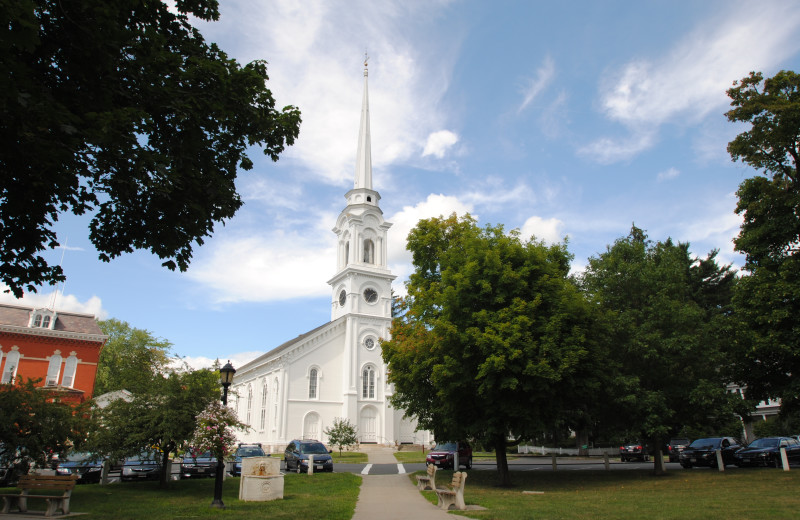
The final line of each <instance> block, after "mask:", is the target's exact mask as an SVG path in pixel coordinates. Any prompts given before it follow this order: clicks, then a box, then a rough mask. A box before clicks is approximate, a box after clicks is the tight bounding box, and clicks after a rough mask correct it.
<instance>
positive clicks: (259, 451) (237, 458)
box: [230, 443, 267, 477]
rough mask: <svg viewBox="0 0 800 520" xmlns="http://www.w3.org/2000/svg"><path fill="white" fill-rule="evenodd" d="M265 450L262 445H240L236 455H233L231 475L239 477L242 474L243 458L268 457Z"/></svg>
mask: <svg viewBox="0 0 800 520" xmlns="http://www.w3.org/2000/svg"><path fill="white" fill-rule="evenodd" d="M266 456H267V454H266V453H264V448H262V447H261V444H259V443H254V444H240V445H239V447H238V448H236V453H234V454H233V464H232V465H231V472H230V473H231V475H233V476H234V477H238V476H239V475H241V474H242V457H266Z"/></svg>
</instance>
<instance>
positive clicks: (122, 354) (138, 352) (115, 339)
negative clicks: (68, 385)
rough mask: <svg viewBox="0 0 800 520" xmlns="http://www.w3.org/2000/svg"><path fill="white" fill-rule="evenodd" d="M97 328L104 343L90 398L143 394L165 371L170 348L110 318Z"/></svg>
mask: <svg viewBox="0 0 800 520" xmlns="http://www.w3.org/2000/svg"><path fill="white" fill-rule="evenodd" d="M99 325H100V329H102V331H103V333H104V334H106V335H107V336H108V340H107V341H106V344H105V345H104V346H103V350H101V351H100V359H99V360H98V362H97V377H96V378H95V384H94V394H95V395H100V394H104V393H106V392H113V391H115V390H128V391H130V392H132V393H133V394H141V393H145V392H146V391H147V390H148V389H149V388H150V385H151V384H152V381H153V378H154V377H156V376H158V375H160V374H161V373H162V372H164V371H165V370H166V368H167V365H168V364H169V362H170V357H169V353H170V349H171V348H172V344H171V343H170V342H169V341H167V340H164V339H159V338H156V337H154V336H153V335H152V333H150V332H149V331H147V330H143V329H137V328H135V327H131V326H130V325H129V324H128V323H127V322H125V321H120V320H117V319H114V318H111V319H108V320H103V321H101V322H99Z"/></svg>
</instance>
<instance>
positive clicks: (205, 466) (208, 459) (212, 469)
mask: <svg viewBox="0 0 800 520" xmlns="http://www.w3.org/2000/svg"><path fill="white" fill-rule="evenodd" d="M216 474H217V458H216V457H214V456H213V455H212V454H211V452H210V451H207V452H205V453H203V452H197V451H194V450H192V449H190V450H189V451H188V452H187V453H186V454H185V455H184V456H183V458H182V459H181V478H192V477H214V476H216Z"/></svg>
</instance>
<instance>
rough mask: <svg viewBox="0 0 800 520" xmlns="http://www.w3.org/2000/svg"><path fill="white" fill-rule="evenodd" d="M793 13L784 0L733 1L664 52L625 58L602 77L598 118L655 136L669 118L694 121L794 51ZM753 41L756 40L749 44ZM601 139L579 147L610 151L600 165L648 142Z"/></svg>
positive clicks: (798, 27)
mask: <svg viewBox="0 0 800 520" xmlns="http://www.w3.org/2000/svg"><path fill="white" fill-rule="evenodd" d="M798 31H800V10H798V9H797V8H796V6H795V5H793V4H792V3H790V2H759V3H758V4H754V3H751V2H740V3H736V4H732V5H731V6H729V8H728V9H726V10H725V12H724V13H723V14H719V15H716V16H714V17H712V18H710V19H707V20H704V21H702V22H701V23H699V24H698V25H697V26H696V27H695V29H694V30H693V31H692V32H690V33H689V34H686V35H684V36H683V37H681V38H680V39H679V40H678V41H677V42H676V44H675V46H674V47H673V48H672V49H671V50H670V51H669V52H668V53H667V54H665V55H664V56H662V57H660V58H655V59H638V60H635V61H631V62H629V63H627V64H626V65H624V66H623V67H621V69H614V70H610V71H609V73H608V76H607V77H606V78H604V79H603V80H602V81H601V93H600V106H601V109H602V111H603V112H604V113H605V115H606V116H607V117H608V118H609V119H611V120H613V121H617V122H619V123H622V124H623V125H625V126H626V127H627V128H628V130H629V131H630V132H631V133H632V134H640V133H641V132H645V133H647V134H649V135H650V136H652V137H654V136H655V135H657V131H658V128H659V127H660V126H661V125H663V124H665V123H668V122H673V123H679V124H690V125H695V124H697V123H699V122H701V121H702V120H703V119H704V118H705V117H706V116H708V115H709V114H710V113H718V112H719V111H720V110H722V109H723V107H724V106H725V105H726V103H727V102H728V98H727V97H726V94H725V91H726V90H727V89H728V88H729V87H730V85H731V83H732V82H733V80H735V79H739V78H742V77H744V76H745V75H746V74H747V73H748V72H749V71H751V70H770V69H771V68H773V67H774V66H775V65H776V64H778V63H780V62H781V61H782V60H784V59H786V58H788V57H790V56H792V55H793V54H794V53H796V52H797V50H798V49H800V38H797V34H798ZM755 41H757V42H758V45H753V42H755ZM615 142H616V143H618V144H619V143H620V141H619V140H617V139H609V138H601V139H598V140H597V141H595V142H594V143H591V144H590V145H588V146H585V147H583V148H582V149H581V153H583V154H584V155H590V154H589V153H586V152H587V151H591V150H595V151H596V150H599V149H602V148H611V149H612V150H613V153H606V154H602V153H600V154H597V155H596V157H597V159H598V161H599V162H615V161H621V160H626V159H629V158H630V157H632V156H634V155H636V154H637V153H639V152H641V151H642V150H644V149H646V148H649V147H650V146H652V145H653V143H654V142H655V139H652V138H651V139H649V140H643V139H641V138H639V137H638V136H632V137H631V138H629V139H628V140H627V143H629V144H630V143H636V144H638V145H639V146H619V145H618V146H613V145H612V146H609V144H610V143H615Z"/></svg>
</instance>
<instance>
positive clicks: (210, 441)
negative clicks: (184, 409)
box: [190, 401, 247, 458]
mask: <svg viewBox="0 0 800 520" xmlns="http://www.w3.org/2000/svg"><path fill="white" fill-rule="evenodd" d="M196 420H197V426H196V427H195V430H194V433H193V434H192V439H191V441H190V443H191V445H192V448H193V449H194V450H195V451H196V452H198V453H199V452H206V451H210V452H211V454H212V455H214V456H215V457H217V458H219V457H225V456H227V455H230V454H231V453H232V452H233V451H234V450H235V449H236V435H235V434H234V431H235V430H246V429H247V425H245V424H243V423H240V422H239V420H238V419H237V418H236V414H234V413H233V410H231V409H230V408H228V407H227V406H225V405H223V404H222V403H221V402H219V401H213V402H212V403H211V404H209V405H208V406H206V408H205V410H203V411H202V412H200V414H199V415H198V416H197V419H196Z"/></svg>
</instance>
